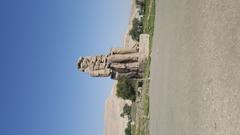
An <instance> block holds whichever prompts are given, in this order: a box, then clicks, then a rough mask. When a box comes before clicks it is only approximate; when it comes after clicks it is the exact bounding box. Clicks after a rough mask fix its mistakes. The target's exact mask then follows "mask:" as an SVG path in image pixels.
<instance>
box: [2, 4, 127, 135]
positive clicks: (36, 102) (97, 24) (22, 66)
mask: <svg viewBox="0 0 240 135" xmlns="http://www.w3.org/2000/svg"><path fill="white" fill-rule="evenodd" d="M130 3H131V0H1V1H0V62H1V65H0V135H100V134H102V133H103V127H104V124H103V122H104V121H103V113H104V102H105V99H106V98H107V96H108V95H109V94H110V90H111V87H112V81H111V80H110V79H109V78H90V77H89V76H88V75H86V74H83V73H81V72H78V71H77V69H76V66H75V64H76V60H77V58H78V57H79V56H85V55H96V54H104V53H107V52H108V51H109V48H110V47H113V46H120V45H121V43H122V38H123V35H124V33H125V31H126V29H127V24H128V17H129V14H130V13H129V12H130V6H131V5H130Z"/></svg>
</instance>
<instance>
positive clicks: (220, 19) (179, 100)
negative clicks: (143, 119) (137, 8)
mask: <svg viewBox="0 0 240 135" xmlns="http://www.w3.org/2000/svg"><path fill="white" fill-rule="evenodd" d="M156 2H157V11H156V13H157V14H156V23H155V24H156V27H155V33H154V41H153V42H154V43H153V52H152V65H151V84H150V133H151V135H240V1H239V0H157V1H156Z"/></svg>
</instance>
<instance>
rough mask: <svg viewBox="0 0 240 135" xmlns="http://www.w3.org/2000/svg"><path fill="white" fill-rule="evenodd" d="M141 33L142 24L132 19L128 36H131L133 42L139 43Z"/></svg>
mask: <svg viewBox="0 0 240 135" xmlns="http://www.w3.org/2000/svg"><path fill="white" fill-rule="evenodd" d="M142 33H143V23H142V21H140V20H138V19H137V18H134V19H133V27H132V29H131V30H130V31H129V35H131V37H132V39H133V40H136V41H139V36H140V34H142Z"/></svg>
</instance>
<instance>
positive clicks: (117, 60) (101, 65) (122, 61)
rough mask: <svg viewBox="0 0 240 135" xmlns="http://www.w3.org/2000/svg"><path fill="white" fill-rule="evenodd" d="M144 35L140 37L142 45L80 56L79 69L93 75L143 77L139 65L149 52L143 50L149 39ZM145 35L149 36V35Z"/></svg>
mask: <svg viewBox="0 0 240 135" xmlns="http://www.w3.org/2000/svg"><path fill="white" fill-rule="evenodd" d="M142 37H143V36H141V38H140V43H139V45H140V46H139V45H135V46H134V47H129V48H113V49H111V51H110V53H109V54H108V55H97V56H90V57H80V58H79V60H78V63H77V66H78V69H79V70H80V71H82V72H86V73H88V74H89V75H90V76H92V77H109V76H111V78H112V79H122V78H141V76H142V74H143V73H142V70H139V68H140V66H139V65H140V64H142V62H143V60H142V59H143V57H145V58H147V55H146V54H147V53H145V54H144V53H143V50H145V48H148V43H147V42H146V41H148V39H144V38H142ZM144 37H145V38H149V36H144ZM141 39H142V40H141ZM141 41H142V42H141ZM143 55H144V56H143ZM145 55H146V56H145Z"/></svg>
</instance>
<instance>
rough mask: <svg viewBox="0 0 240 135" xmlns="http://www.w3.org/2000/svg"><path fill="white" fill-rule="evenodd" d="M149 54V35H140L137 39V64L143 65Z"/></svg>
mask: <svg viewBox="0 0 240 135" xmlns="http://www.w3.org/2000/svg"><path fill="white" fill-rule="evenodd" d="M148 54H149V35H148V34H141V35H140V37H139V64H141V63H144V62H145V60H146V59H147V58H148Z"/></svg>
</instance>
